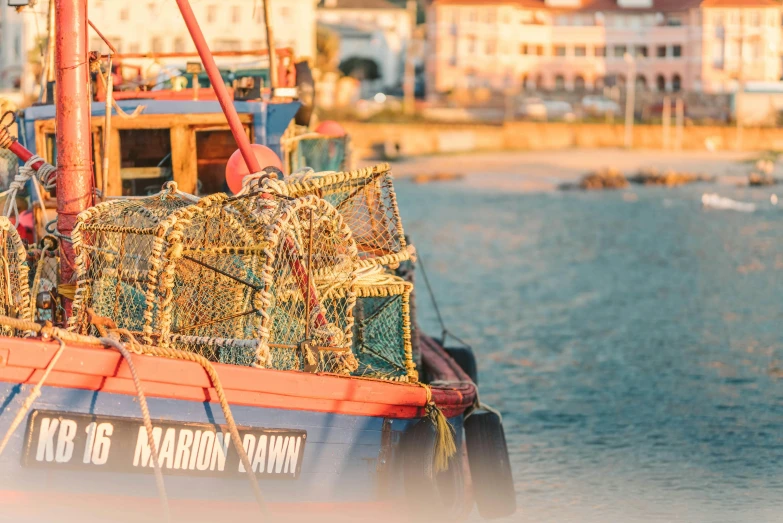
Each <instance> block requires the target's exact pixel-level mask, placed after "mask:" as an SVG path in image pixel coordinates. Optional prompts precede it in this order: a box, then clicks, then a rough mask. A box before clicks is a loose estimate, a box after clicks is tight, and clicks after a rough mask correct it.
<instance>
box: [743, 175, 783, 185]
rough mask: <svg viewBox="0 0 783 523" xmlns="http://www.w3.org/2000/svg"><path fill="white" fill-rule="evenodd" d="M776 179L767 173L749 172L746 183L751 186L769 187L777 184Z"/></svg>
mask: <svg viewBox="0 0 783 523" xmlns="http://www.w3.org/2000/svg"><path fill="white" fill-rule="evenodd" d="M777 183H778V180H777V179H776V178H775V177H774V176H772V175H771V174H769V173H764V172H762V173H750V174H749V175H748V185H750V186H751V187H769V186H770V185H777Z"/></svg>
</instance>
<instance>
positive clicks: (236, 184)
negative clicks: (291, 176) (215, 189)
mask: <svg viewBox="0 0 783 523" xmlns="http://www.w3.org/2000/svg"><path fill="white" fill-rule="evenodd" d="M250 148H251V149H252V150H253V154H255V156H256V158H257V159H258V164H259V165H260V166H261V169H262V170H263V169H266V168H267V167H275V168H276V169H279V170H282V169H283V162H281V161H280V158H279V157H278V156H277V155H276V154H275V152H274V151H273V150H272V149H270V148H269V147H267V146H265V145H261V144H257V143H254V144H251V146H250ZM248 174H250V169H248V168H247V164H246V163H245V159H244V158H242V152H241V151H239V150H236V151H234V154H232V155H231V158H229V159H228V163H227V164H226V182H227V183H228V188H229V189H231V192H233V193H234V194H236V193H238V192H239V191H241V190H242V180H244V178H245V176H247V175H248Z"/></svg>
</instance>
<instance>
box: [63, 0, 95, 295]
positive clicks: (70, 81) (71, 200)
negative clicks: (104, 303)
mask: <svg viewBox="0 0 783 523" xmlns="http://www.w3.org/2000/svg"><path fill="white" fill-rule="evenodd" d="M55 27H57V33H56V42H55V70H56V76H55V80H56V84H55V85H56V87H55V108H56V114H55V123H56V129H57V230H58V231H59V232H60V233H61V234H63V235H65V236H70V234H71V231H72V230H73V226H74V224H75V223H76V216H77V215H78V214H79V213H80V212H82V211H83V210H85V209H87V208H88V207H90V206H91V205H92V204H93V194H94V189H93V184H94V182H93V172H92V148H91V147H90V144H91V142H92V140H91V136H90V74H89V60H88V51H87V27H88V26H87V0H55ZM73 259H74V255H73V245H72V244H71V243H69V242H63V243H62V256H61V261H60V281H61V282H63V283H71V282H72V280H73Z"/></svg>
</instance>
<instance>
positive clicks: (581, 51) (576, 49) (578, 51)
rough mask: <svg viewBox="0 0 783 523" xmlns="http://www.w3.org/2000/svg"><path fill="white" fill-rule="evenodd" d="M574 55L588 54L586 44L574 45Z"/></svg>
mask: <svg viewBox="0 0 783 523" xmlns="http://www.w3.org/2000/svg"><path fill="white" fill-rule="evenodd" d="M574 56H587V47H586V46H584V45H577V46H574Z"/></svg>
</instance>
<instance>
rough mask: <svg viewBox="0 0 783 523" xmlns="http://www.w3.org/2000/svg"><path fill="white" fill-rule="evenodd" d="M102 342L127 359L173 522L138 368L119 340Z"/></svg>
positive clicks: (158, 484) (163, 499) (166, 511)
mask: <svg viewBox="0 0 783 523" xmlns="http://www.w3.org/2000/svg"><path fill="white" fill-rule="evenodd" d="M100 342H101V343H103V344H104V345H107V346H109V347H112V348H114V349H115V350H117V351H118V352H119V353H120V354H121V355H122V357H123V358H124V359H125V363H127V364H128V369H129V370H130V373H131V378H133V385H134V386H135V387H136V397H137V398H138V400H139V407H140V408H141V417H142V419H143V420H144V428H145V429H146V430H147V444H148V445H149V447H150V451H151V452H150V454H151V455H152V456H151V457H152V466H153V468H154V471H155V486H156V487H157V489H158V497H160V503H161V505H162V506H163V513H164V517H165V520H166V521H171V509H170V508H169V498H168V495H167V494H166V485H165V484H164V483H163V470H162V469H161V468H160V457H159V455H158V448H157V445H155V438H154V437H153V436H152V431H153V426H152V417H151V416H150V409H149V406H148V405H147V398H146V396H145V395H144V388H143V387H142V384H141V380H140V379H139V375H138V373H137V372H136V366H135V365H134V364H133V359H132V358H131V354H130V352H128V349H126V348H125V346H124V345H123V344H122V343H121V342H120V341H118V340H116V339H114V338H111V337H108V336H107V337H103V338H100Z"/></svg>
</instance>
